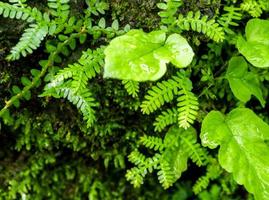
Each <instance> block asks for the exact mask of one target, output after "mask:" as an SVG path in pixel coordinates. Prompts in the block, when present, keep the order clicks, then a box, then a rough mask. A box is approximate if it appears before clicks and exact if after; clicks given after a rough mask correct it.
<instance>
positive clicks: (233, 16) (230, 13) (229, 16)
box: [218, 6, 242, 34]
mask: <svg viewBox="0 0 269 200" xmlns="http://www.w3.org/2000/svg"><path fill="white" fill-rule="evenodd" d="M223 10H224V11H225V12H226V13H224V14H222V15H221V16H220V18H219V19H218V23H219V24H220V25H221V26H222V27H223V29H224V31H225V32H226V33H228V34H234V32H233V31H232V30H231V29H230V28H229V26H239V24H238V23H236V22H235V21H240V20H241V19H242V14H241V13H240V10H241V9H240V8H235V7H233V6H230V7H228V6H225V7H224V9H223Z"/></svg>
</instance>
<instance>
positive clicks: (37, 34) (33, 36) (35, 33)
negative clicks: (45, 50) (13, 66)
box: [7, 24, 48, 60]
mask: <svg viewBox="0 0 269 200" xmlns="http://www.w3.org/2000/svg"><path fill="white" fill-rule="evenodd" d="M47 34H48V26H47V25H46V24H45V25H40V24H31V25H30V28H27V29H25V31H24V33H23V35H22V37H21V38H20V41H19V42H18V43H17V44H16V46H15V47H13V48H12V49H11V51H10V55H9V56H8V57H7V59H8V60H17V59H19V58H20V55H22V56H24V57H25V56H26V55H27V54H31V53H33V50H35V49H37V48H38V47H39V46H40V43H41V41H42V40H43V39H44V38H45V36H46V35H47Z"/></svg>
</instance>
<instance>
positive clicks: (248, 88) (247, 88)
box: [226, 56, 265, 106]
mask: <svg viewBox="0 0 269 200" xmlns="http://www.w3.org/2000/svg"><path fill="white" fill-rule="evenodd" d="M226 77H227V79H228V81H229V84H230V87H231V90H232V92H233V94H234V96H235V97H236V98H238V99H239V100H240V101H242V102H244V103H246V102H248V101H249V100H250V98H251V95H254V96H255V97H256V98H257V99H258V100H259V101H260V103H261V105H262V106H264V105H265V100H264V98H263V94H262V90H261V86H260V82H259V79H258V77H257V75H256V74H255V73H253V72H248V64H247V62H246V61H245V59H244V58H243V57H241V56H240V57H239V56H238V57H233V58H231V60H230V61H229V67H228V69H227V74H226Z"/></svg>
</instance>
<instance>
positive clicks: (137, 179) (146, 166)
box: [126, 154, 161, 187]
mask: <svg viewBox="0 0 269 200" xmlns="http://www.w3.org/2000/svg"><path fill="white" fill-rule="evenodd" d="M160 159H161V155H160V154H155V155H154V157H152V158H146V159H145V160H144V161H143V162H141V163H140V164H139V165H138V166H137V167H133V168H132V169H129V170H127V173H126V179H127V180H129V181H130V182H131V183H132V184H133V185H134V187H140V185H141V184H143V179H144V177H145V175H146V174H147V173H148V172H149V173H151V172H152V171H153V169H158V164H159V162H160Z"/></svg>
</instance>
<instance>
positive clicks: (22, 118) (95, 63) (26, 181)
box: [0, 0, 269, 200]
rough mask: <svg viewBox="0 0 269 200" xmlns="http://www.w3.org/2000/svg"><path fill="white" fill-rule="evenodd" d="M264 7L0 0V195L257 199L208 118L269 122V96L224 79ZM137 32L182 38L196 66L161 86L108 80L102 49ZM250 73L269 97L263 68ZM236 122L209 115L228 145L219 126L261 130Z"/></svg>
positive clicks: (173, 72) (250, 3)
mask: <svg viewBox="0 0 269 200" xmlns="http://www.w3.org/2000/svg"><path fill="white" fill-rule="evenodd" d="M268 11H269V3H268V1H266V0H242V1H238V0H191V1H187V0H149V1H145V0H134V1H131V0H128V1H127V0H126V1H125V0H111V1H106V0H76V1H69V0H48V1H46V2H44V1H40V0H36V1H26V0H10V1H1V2H0V17H1V18H0V33H1V34H0V144H1V149H0V199H3V200H6V199H7V200H12V199H40V200H41V199H55V200H56V199H75V200H79V199H90V200H95V199H96V200H99V199H104V200H106V199H108V200H110V199H111V200H114V199H115V200H123V199H127V200H128V199H139V200H147V199H161V200H184V199H201V200H211V199H213V200H219V199H224V200H226V199H227V200H229V199H238V200H239V199H248V200H250V199H254V197H253V196H252V194H251V193H253V191H249V193H248V192H247V191H246V189H245V187H243V186H240V185H239V184H238V183H237V182H236V180H238V179H235V176H234V174H233V173H230V172H229V171H228V170H227V171H226V168H228V167H229V166H228V167H227V166H223V165H224V164H225V162H224V161H226V162H227V160H228V161H229V159H226V160H224V161H223V160H221V159H223V158H220V155H221V154H220V153H219V152H218V151H219V150H217V149H216V150H211V149H209V148H205V147H204V146H205V143H207V146H209V147H210V145H212V146H214V145H217V144H216V142H215V143H214V142H212V140H210V139H212V138H209V137H208V138H207V136H208V135H207V132H203V133H201V125H202V124H203V120H204V119H205V116H206V115H207V114H208V113H209V112H210V111H211V110H219V111H220V112H219V113H223V114H224V113H229V112H230V111H231V110H233V109H235V108H236V107H248V108H249V109H252V110H253V111H254V112H255V113H256V115H257V117H258V116H259V118H261V119H263V120H264V121H265V122H269V116H268V112H266V110H268V106H267V104H266V102H263V103H264V106H265V107H264V108H263V107H262V106H261V104H259V102H258V101H257V100H256V99H255V98H253V97H252V96H251V95H250V97H249V99H248V101H244V102H242V101H241V100H240V99H238V98H237V97H236V96H235V95H234V93H233V91H232V90H231V88H230V85H229V77H228V76H227V69H228V65H229V60H230V59H231V58H232V57H235V56H238V54H239V52H238V50H237V46H236V42H237V38H238V37H239V36H241V35H243V34H244V33H245V25H246V24H247V22H248V20H249V19H251V18H257V17H259V18H262V19H267V18H268ZM134 28H136V29H141V28H142V29H143V30H144V31H145V32H150V31H153V30H160V29H162V30H164V31H166V34H167V36H169V35H171V34H174V33H176V34H181V35H182V36H183V37H184V38H186V39H187V41H188V42H189V44H190V45H191V47H192V48H193V51H194V53H195V57H194V59H193V61H192V63H191V64H190V65H189V66H188V67H186V68H183V69H178V68H175V67H174V66H173V65H172V64H169V65H167V72H166V74H165V75H164V76H163V77H162V78H161V79H160V80H158V81H156V82H149V81H148V82H140V83H139V82H135V81H133V80H124V81H122V80H113V79H104V78H103V67H104V62H105V55H104V50H105V48H106V46H107V45H108V44H109V42H110V41H111V40H112V39H114V38H116V37H117V36H120V35H123V34H125V33H126V32H128V31H129V30H130V29H134ZM257 34H258V33H257ZM122 59H124V58H122ZM246 62H247V60H246ZM235 69H236V67H235ZM247 72H248V73H249V74H253V75H255V78H256V79H257V80H256V81H257V82H258V83H259V84H258V86H257V87H259V94H260V96H261V99H265V100H266V99H268V93H269V91H268V88H269V84H268V80H269V75H268V74H269V73H268V69H266V68H265V69H260V68H255V67H254V66H252V65H251V64H250V63H248V64H247ZM238 77H240V76H238ZM236 86H237V85H236ZM236 89H238V88H237V87H235V90H236ZM237 92H239V93H240V92H242V91H240V90H238V91H237ZM256 115H255V116H256ZM226 116H227V115H225V117H226ZM231 118H232V117H231ZM213 119H215V118H213ZM229 120H231V119H230V118H228V117H227V118H225V120H224V122H223V123H227V124H228V125H227V126H224V125H223V124H222V125H221V128H219V127H220V125H219V124H218V123H219V121H218V120H215V121H214V120H212V121H210V122H208V123H207V126H208V127H207V129H206V130H209V131H208V134H210V135H211V137H216V138H214V139H215V140H216V141H217V142H220V143H224V144H222V145H225V142H226V143H227V142H231V141H233V140H232V139H233V138H231V137H228V136H227V134H226V135H225V136H226V137H224V136H223V137H220V136H221V133H223V134H224V132H225V133H227V132H228V133H229V131H230V132H231V133H234V132H235V135H236V136H237V137H239V135H240V134H239V133H238V134H236V130H241V129H244V128H249V127H250V128H251V127H254V125H253V124H250V125H249V126H241V127H240V128H241V129H236V128H234V130H233V131H234V132H232V131H231V130H227V128H225V127H232V128H233V126H232V125H233V124H231V123H232V122H229ZM229 123H230V124H229ZM237 123H238V124H240V122H237ZM260 123H261V122H260ZM211 125H212V127H213V128H211ZM264 130H267V129H264ZM210 131H212V132H210ZM214 131H215V132H214ZM253 132H254V131H252V132H251V133H248V134H246V137H245V138H247V136H248V135H250V134H254V133H253ZM257 133H259V131H257ZM202 134H203V135H205V136H204V137H203V138H202V137H201V135H202ZM267 134H268V133H264V135H263V137H264V138H263V140H262V144H264V145H267V144H268V142H267V140H265V139H268V138H266V137H267ZM230 135H231V134H230ZM218 136H219V137H218ZM227 138H228V139H229V140H227ZM254 139H255V142H256V141H257V144H258V142H260V141H258V140H257V138H254ZM233 144H234V143H233ZM249 144H253V143H251V142H250V143H249ZM259 145H260V143H259ZM259 145H257V146H255V145H254V144H253V145H252V146H251V147H252V148H250V149H247V150H249V151H252V150H253V151H254V150H257V149H259V147H260V146H259ZM221 148H222V149H224V147H223V146H221ZM227 149H229V147H227ZM242 151H243V152H244V150H242ZM245 151H246V150H245ZM265 152H267V151H265ZM222 153H225V152H222ZM232 153H234V152H231V154H232ZM254 153H255V152H254ZM221 161H222V162H221ZM265 162H267V161H265ZM238 163H239V164H240V160H239V159H238ZM236 165H237V163H231V166H232V167H233V168H235V167H234V166H236ZM246 168H247V166H246ZM240 170H241V171H242V173H243V172H244V171H243V170H244V169H238V170H237V171H236V173H238V174H240V173H239V172H240ZM243 175H244V176H243V177H246V176H247V175H245V174H243ZM264 176H265V178H266V177H267V176H266V175H264ZM265 178H264V179H265ZM251 183H253V182H251Z"/></svg>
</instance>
